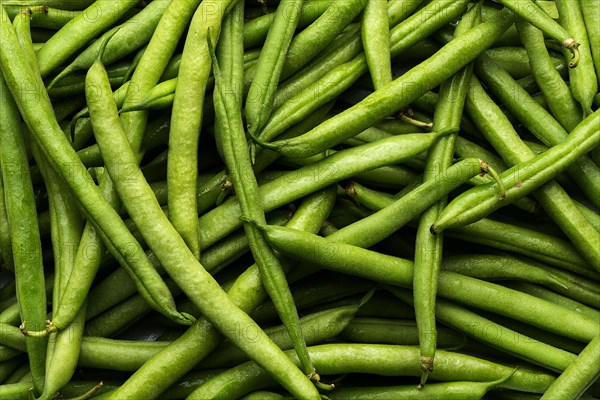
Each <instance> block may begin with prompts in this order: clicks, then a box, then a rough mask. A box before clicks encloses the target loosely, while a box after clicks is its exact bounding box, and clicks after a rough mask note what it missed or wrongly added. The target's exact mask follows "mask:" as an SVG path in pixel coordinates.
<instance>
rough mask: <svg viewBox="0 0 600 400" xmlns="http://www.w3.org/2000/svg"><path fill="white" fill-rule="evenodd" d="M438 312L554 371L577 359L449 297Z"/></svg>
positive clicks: (476, 335) (446, 320)
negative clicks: (449, 299) (464, 306)
mask: <svg viewBox="0 0 600 400" xmlns="http://www.w3.org/2000/svg"><path fill="white" fill-rule="evenodd" d="M389 290H390V291H391V292H392V293H394V294H395V295H396V296H398V297H399V298H401V299H403V300H404V301H407V302H412V298H411V297H412V296H411V295H410V292H409V291H407V290H404V289H399V288H392V287H390V288H389ZM435 312H436V315H437V317H438V318H439V320H440V322H442V323H443V324H446V325H449V326H451V327H452V328H454V329H457V330H458V331H460V332H463V333H465V334H466V335H468V336H470V337H473V338H475V339H477V340H478V341H482V342H484V343H487V344H489V345H491V346H493V347H495V348H499V349H502V350H503V351H505V352H507V353H509V354H512V355H515V356H517V357H518V358H521V359H523V360H525V361H530V362H533V363H535V364H538V365H541V366H543V367H546V368H549V369H551V370H553V371H563V370H564V369H565V368H567V366H568V365H569V364H570V363H571V362H572V361H573V360H574V359H575V355H574V354H572V353H569V352H568V351H564V350H561V349H557V348H555V347H553V346H550V345H548V344H546V343H543V342H540V341H537V340H535V339H532V338H530V337H527V336H525V335H521V334H519V333H517V332H515V331H513V330H511V329H509V328H506V327H504V326H502V325H500V324H496V323H494V322H492V321H490V320H488V319H486V318H484V317H481V316H479V315H477V314H476V313H474V312H472V311H469V310H468V309H466V308H463V307H461V306H459V305H456V304H454V303H452V302H450V301H447V300H440V301H439V302H438V304H436V309H435Z"/></svg>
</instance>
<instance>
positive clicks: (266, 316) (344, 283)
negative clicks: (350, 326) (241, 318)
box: [251, 274, 370, 323]
mask: <svg viewBox="0 0 600 400" xmlns="http://www.w3.org/2000/svg"><path fill="white" fill-rule="evenodd" d="M289 279H290V280H292V274H290V277H289ZM369 286H370V284H369V283H368V282H366V281H364V280H362V279H357V278H354V277H351V276H344V275H341V276H337V277H335V279H331V276H327V275H326V276H325V277H324V279H319V280H317V281H316V282H313V279H312V278H307V280H301V281H300V282H298V283H295V284H294V285H292V287H291V290H292V295H293V296H294V303H295V304H296V307H297V308H298V309H299V310H303V312H304V310H306V309H308V308H314V307H317V306H319V305H322V304H327V303H329V302H332V301H334V300H339V299H340V298H345V297H347V296H350V295H353V294H356V293H364V292H365V291H366V290H368V289H369ZM354 304H356V302H355V303H354ZM251 316H252V318H253V319H254V320H255V321H257V322H259V323H267V322H269V321H273V320H275V319H277V310H276V309H275V306H274V305H273V302H271V301H266V302H264V303H262V304H260V305H258V306H257V307H256V308H255V309H254V310H253V311H252V313H251Z"/></svg>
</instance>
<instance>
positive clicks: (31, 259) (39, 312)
mask: <svg viewBox="0 0 600 400" xmlns="http://www.w3.org/2000/svg"><path fill="white" fill-rule="evenodd" d="M24 16H25V17H26V18H27V15H24ZM0 18H2V20H3V21H6V23H3V26H5V25H7V27H8V28H9V29H10V30H11V31H12V29H13V28H12V26H11V25H10V21H9V20H8V17H7V16H6V14H4V16H1V17H0ZM12 32H13V33H12V34H13V35H14V31H12ZM1 35H2V36H3V37H4V36H5V34H4V33H1ZM15 39H16V38H15ZM15 42H16V40H15ZM13 45H15V46H19V47H20V44H19V43H18V42H16V43H13ZM3 48H4V46H3ZM15 50H17V47H16V48H15ZM3 72H4V73H5V74H6V72H5V71H4V69H3ZM0 95H1V96H2V97H1V98H0V109H1V110H2V112H1V114H2V116H3V117H2V119H3V124H2V128H1V129H0V142H1V145H0V169H1V170H2V179H3V184H4V196H5V197H4V202H5V206H6V216H7V220H8V223H9V224H8V226H9V229H10V235H11V246H12V259H13V265H14V271H15V276H16V283H17V299H18V304H19V310H20V314H21V321H22V322H23V324H24V325H23V327H24V329H30V330H32V331H38V330H42V329H43V325H44V321H45V320H46V294H45V292H44V288H45V285H44V266H43V264H42V246H41V242H40V235H39V231H38V228H37V225H38V222H37V211H36V207H35V200H34V194H33V186H32V183H31V177H30V175H29V165H28V159H27V151H26V148H25V138H24V137H23V130H22V129H21V117H20V115H19V110H18V109H17V104H15V101H14V100H13V98H12V97H11V94H10V91H9V88H8V86H7V84H6V81H5V79H4V78H2V79H0ZM25 326H26V327H27V328H25ZM46 343H47V340H46V338H40V337H28V338H27V350H28V354H29V365H30V367H31V370H32V371H33V378H34V382H35V387H36V391H37V392H41V390H42V387H43V379H44V369H45V359H46Z"/></svg>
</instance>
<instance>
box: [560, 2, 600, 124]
mask: <svg viewBox="0 0 600 400" xmlns="http://www.w3.org/2000/svg"><path fill="white" fill-rule="evenodd" d="M555 3H556V7H557V8H558V14H559V19H558V20H559V22H560V24H561V25H562V26H564V28H565V29H566V30H567V31H569V32H570V33H571V34H572V35H573V36H574V37H575V38H577V42H578V45H579V46H578V50H579V52H580V53H581V61H580V62H579V65H578V68H571V69H569V83H570V87H571V91H572V92H573V97H575V99H576V100H577V101H578V102H579V103H580V104H581V106H582V107H583V112H584V115H585V116H588V115H589V114H591V113H592V103H593V101H594V96H595V95H596V93H598V77H597V76H596V71H595V69H594V60H593V59H592V57H593V55H592V51H591V49H590V41H589V39H588V29H587V27H586V25H585V23H584V20H583V14H582V8H581V5H580V4H579V2H577V3H575V2H572V1H564V0H557V1H556V2H555ZM594 28H595V27H594V26H591V27H590V28H589V29H594Z"/></svg>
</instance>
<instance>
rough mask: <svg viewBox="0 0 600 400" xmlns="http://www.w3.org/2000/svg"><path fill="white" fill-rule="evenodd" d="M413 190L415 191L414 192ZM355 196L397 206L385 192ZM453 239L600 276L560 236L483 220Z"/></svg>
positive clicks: (372, 205)
mask: <svg viewBox="0 0 600 400" xmlns="http://www.w3.org/2000/svg"><path fill="white" fill-rule="evenodd" d="M411 190H412V189H411ZM353 196H355V198H356V199H357V200H358V201H359V202H360V203H361V204H363V205H365V206H366V207H368V208H369V209H371V210H374V211H378V210H381V209H382V208H384V207H386V206H388V205H390V204H392V203H393V201H394V199H393V198H392V197H390V196H385V195H382V194H381V192H375V191H370V190H363V189H362V188H361V187H360V186H356V187H355V188H354V191H353ZM447 235H448V236H450V237H454V238H458V239H461V240H465V241H468V242H473V243H479V244H484V245H487V246H491V247H493V248H497V249H501V250H509V251H512V252H515V253H518V254H522V255H525V256H527V257H531V258H533V259H536V260H538V261H542V262H544V263H547V264H548V265H553V266H556V267H559V268H562V269H565V270H568V271H572V272H576V273H578V274H581V275H583V276H585V277H588V278H591V279H598V278H599V277H600V276H599V275H598V274H597V273H596V272H595V271H594V270H593V268H592V266H591V265H589V264H588V263H587V262H586V261H585V260H584V259H583V258H582V257H581V256H580V255H579V253H578V252H577V251H576V249H575V248H574V247H573V245H572V244H571V243H569V242H568V241H566V240H563V239H560V238H558V237H556V236H553V235H550V234H545V233H541V232H538V231H534V230H532V229H527V228H523V227H520V226H516V225H513V224H508V223H505V222H500V221H495V220H491V219H489V218H483V219H480V220H479V221H477V222H474V223H472V224H469V225H466V226H464V227H457V228H453V229H450V230H448V231H447Z"/></svg>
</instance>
